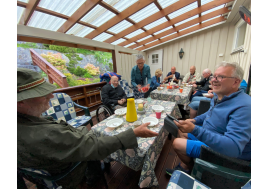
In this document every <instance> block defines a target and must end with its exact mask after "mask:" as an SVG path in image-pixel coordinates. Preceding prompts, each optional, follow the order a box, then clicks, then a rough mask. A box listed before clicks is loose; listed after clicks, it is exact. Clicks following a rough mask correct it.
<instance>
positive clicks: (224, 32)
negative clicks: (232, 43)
mask: <svg viewBox="0 0 270 189" xmlns="http://www.w3.org/2000/svg"><path fill="white" fill-rule="evenodd" d="M228 29H229V28H228V27H227V26H222V27H221V31H220V36H219V44H218V51H217V59H216V64H219V63H220V62H222V61H223V60H224V59H225V51H226V45H227V41H228ZM221 53H222V54H223V56H222V57H220V56H219V54H221Z"/></svg>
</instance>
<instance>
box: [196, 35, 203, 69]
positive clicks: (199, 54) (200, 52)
mask: <svg viewBox="0 0 270 189" xmlns="http://www.w3.org/2000/svg"><path fill="white" fill-rule="evenodd" d="M204 35H205V34H204V33H201V34H200V35H199V36H198V39H197V45H196V46H197V50H196V55H195V65H196V69H197V70H198V71H200V73H202V70H203V69H202V68H201V66H202V56H203V48H204V43H203V42H204Z"/></svg>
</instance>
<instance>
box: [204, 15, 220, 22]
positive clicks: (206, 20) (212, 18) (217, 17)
mask: <svg viewBox="0 0 270 189" xmlns="http://www.w3.org/2000/svg"><path fill="white" fill-rule="evenodd" d="M218 17H220V15H218V16H215V17H213V18H210V19H208V20H205V21H202V23H204V22H207V21H210V20H213V19H215V18H218Z"/></svg>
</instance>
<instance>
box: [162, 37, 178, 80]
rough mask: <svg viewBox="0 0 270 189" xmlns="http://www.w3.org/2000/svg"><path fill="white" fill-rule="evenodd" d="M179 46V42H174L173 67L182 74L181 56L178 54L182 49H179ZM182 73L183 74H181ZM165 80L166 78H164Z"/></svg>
mask: <svg viewBox="0 0 270 189" xmlns="http://www.w3.org/2000/svg"><path fill="white" fill-rule="evenodd" d="M178 44H179V42H178V43H177V42H174V44H173V49H172V56H173V64H172V66H175V67H176V71H177V72H180V70H181V69H180V68H179V67H180V64H179V59H180V58H179V55H178V52H179V51H180V49H179V48H178ZM180 73H181V72H180ZM163 78H164V77H163Z"/></svg>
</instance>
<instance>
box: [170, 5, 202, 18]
mask: <svg viewBox="0 0 270 189" xmlns="http://www.w3.org/2000/svg"><path fill="white" fill-rule="evenodd" d="M197 7H198V3H197V2H194V3H191V4H190V5H188V6H185V7H183V8H181V9H179V10H177V11H174V12H173V13H171V14H169V15H168V16H169V18H170V19H173V18H175V17H177V16H180V15H181V14H184V13H186V12H188V11H190V10H192V9H195V8H197Z"/></svg>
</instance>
